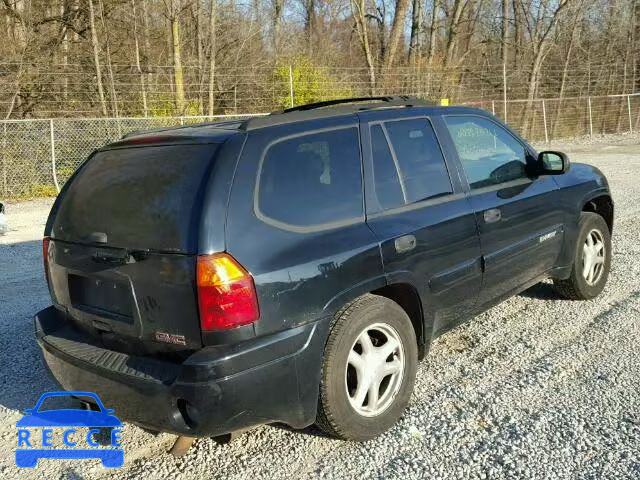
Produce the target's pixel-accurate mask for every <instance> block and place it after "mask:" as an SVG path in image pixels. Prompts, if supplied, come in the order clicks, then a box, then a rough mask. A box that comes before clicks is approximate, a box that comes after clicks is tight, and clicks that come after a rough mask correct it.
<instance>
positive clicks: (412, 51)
mask: <svg viewBox="0 0 640 480" xmlns="http://www.w3.org/2000/svg"><path fill="white" fill-rule="evenodd" d="M423 1H424V0H413V7H412V12H411V41H410V42H409V63H410V64H412V65H413V64H415V63H416V60H417V59H418V58H419V57H420V54H421V51H420V50H421V47H422V41H421V40H422V2H423Z"/></svg>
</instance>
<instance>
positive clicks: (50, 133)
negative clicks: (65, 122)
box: [49, 118, 60, 193]
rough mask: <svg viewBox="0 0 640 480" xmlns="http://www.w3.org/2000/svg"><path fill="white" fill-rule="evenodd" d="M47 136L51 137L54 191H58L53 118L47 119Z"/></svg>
mask: <svg viewBox="0 0 640 480" xmlns="http://www.w3.org/2000/svg"><path fill="white" fill-rule="evenodd" d="M49 137H50V139H51V172H52V173H53V184H54V185H55V186H56V191H57V192H58V193H60V185H58V174H57V173H56V139H55V136H54V134H53V118H50V119H49Z"/></svg>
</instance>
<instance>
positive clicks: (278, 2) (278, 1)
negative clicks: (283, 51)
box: [271, 0, 284, 59]
mask: <svg viewBox="0 0 640 480" xmlns="http://www.w3.org/2000/svg"><path fill="white" fill-rule="evenodd" d="M272 1H273V10H272V12H271V27H272V30H273V31H272V32H271V33H272V34H273V54H274V57H275V58H276V59H277V58H278V53H279V47H280V23H281V22H282V13H283V9H284V0H272Z"/></svg>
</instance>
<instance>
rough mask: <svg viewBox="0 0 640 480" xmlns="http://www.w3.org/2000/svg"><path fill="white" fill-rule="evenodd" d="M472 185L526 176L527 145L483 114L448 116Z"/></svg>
mask: <svg viewBox="0 0 640 480" xmlns="http://www.w3.org/2000/svg"><path fill="white" fill-rule="evenodd" d="M445 121H446V123H447V127H448V128H449V132H450V133H451V137H452V138H453V143H454V144H455V146H456V149H457V150H458V156H459V157H460V161H461V162H462V166H463V168H464V172H465V174H466V176H467V180H468V181H469V186H470V187H471V188H482V187H487V186H491V185H496V184H500V183H504V182H508V181H511V180H517V179H519V178H525V177H526V176H527V174H526V165H527V161H526V156H525V150H524V146H522V144H521V143H520V142H518V141H517V140H516V139H515V138H513V136H512V135H511V134H510V133H509V132H507V131H506V130H505V129H504V128H502V127H500V126H499V125H498V124H496V123H494V122H492V121H490V120H487V119H484V118H481V117H471V116H468V117H464V116H460V117H445Z"/></svg>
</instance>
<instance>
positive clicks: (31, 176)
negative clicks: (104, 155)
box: [0, 115, 251, 200]
mask: <svg viewBox="0 0 640 480" xmlns="http://www.w3.org/2000/svg"><path fill="white" fill-rule="evenodd" d="M249 116H251V115H241V116H235V115H221V116H216V117H177V118H92V119H84V118H83V119H80V118H79V119H66V118H59V119H48V120H4V121H0V198H2V199H5V200H6V199H20V198H30V197H39V196H54V195H56V194H57V192H58V191H59V189H60V187H62V185H64V183H65V182H66V181H67V180H68V179H69V177H70V176H71V175H72V174H73V172H74V171H75V170H76V168H78V166H80V164H81V163H82V162H83V161H84V160H85V159H86V158H87V156H88V155H89V154H90V153H91V152H92V151H93V150H95V149H96V148H99V147H101V146H103V145H105V144H107V143H110V142H113V141H115V140H118V139H120V138H122V136H123V135H126V134H128V133H131V132H135V131H139V130H149V129H154V128H162V127H171V126H175V125H188V124H195V123H201V122H210V121H216V120H225V119H234V118H238V119H242V118H248V117H249Z"/></svg>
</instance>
